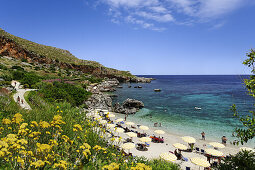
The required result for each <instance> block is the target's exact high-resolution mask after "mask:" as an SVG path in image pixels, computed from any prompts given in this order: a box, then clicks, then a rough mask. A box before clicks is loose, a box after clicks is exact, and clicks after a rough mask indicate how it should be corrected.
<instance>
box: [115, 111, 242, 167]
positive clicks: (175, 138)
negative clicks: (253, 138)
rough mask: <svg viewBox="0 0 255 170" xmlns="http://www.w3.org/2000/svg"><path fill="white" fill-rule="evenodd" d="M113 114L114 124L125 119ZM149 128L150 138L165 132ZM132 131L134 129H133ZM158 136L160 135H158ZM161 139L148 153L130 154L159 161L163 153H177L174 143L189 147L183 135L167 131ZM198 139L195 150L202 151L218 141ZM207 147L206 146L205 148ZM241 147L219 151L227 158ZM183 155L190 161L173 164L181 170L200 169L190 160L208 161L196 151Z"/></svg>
mask: <svg viewBox="0 0 255 170" xmlns="http://www.w3.org/2000/svg"><path fill="white" fill-rule="evenodd" d="M111 113H113V114H115V116H116V117H115V118H112V119H111V120H113V121H114V123H115V124H116V119H118V118H123V119H124V117H125V115H124V114H120V113H115V112H111ZM128 121H132V122H134V123H135V125H134V126H136V125H144V124H141V122H140V123H138V122H136V121H134V120H130V119H129V118H128V117H127V120H126V121H125V122H128ZM122 126H123V127H128V126H127V125H125V124H122ZM136 127H137V126H136ZM148 127H149V130H147V131H145V132H146V133H147V134H148V135H149V136H152V135H153V134H154V131H155V130H164V129H163V128H162V127H152V126H148ZM131 129H132V128H131ZM132 130H135V131H136V130H137V131H138V132H142V130H141V129H138V128H137V129H132ZM112 132H113V133H114V130H112ZM119 136H120V137H121V138H123V139H127V138H128V136H127V135H126V134H125V133H120V134H119ZM156 136H158V135H156ZM161 137H164V143H153V142H149V144H150V146H149V147H148V151H139V150H137V149H136V148H133V149H130V153H132V154H133V156H144V157H146V158H147V159H158V158H160V154H162V153H166V152H169V151H171V152H174V151H175V149H176V148H175V147H174V146H173V144H174V143H182V144H184V145H186V146H188V144H187V143H186V142H184V141H183V140H182V139H181V137H182V136H181V135H178V134H174V133H170V132H169V131H165V134H163V135H161ZM195 139H196V143H195V145H194V148H195V147H198V148H199V149H200V150H201V149H208V148H213V147H212V146H210V145H209V144H208V143H210V142H217V141H212V140H201V139H197V138H195ZM133 141H134V143H135V144H136V143H141V142H140V141H139V138H138V137H134V138H133ZM205 145H206V146H205ZM239 148H240V146H235V145H230V144H227V145H226V147H225V148H222V149H218V150H219V151H221V152H223V156H226V155H230V154H231V155H233V154H236V153H238V152H239V150H240V149H239ZM182 155H183V156H184V157H185V158H188V161H187V162H186V161H181V160H177V161H174V162H173V163H177V164H179V165H180V167H181V169H186V167H191V169H194V170H195V169H196V170H198V169H199V166H197V165H195V164H193V163H192V162H191V161H190V159H191V158H193V157H200V158H203V159H205V160H206V157H205V156H204V155H202V154H200V153H196V152H195V151H192V152H184V151H183V152H182Z"/></svg>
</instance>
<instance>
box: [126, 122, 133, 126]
mask: <svg viewBox="0 0 255 170" xmlns="http://www.w3.org/2000/svg"><path fill="white" fill-rule="evenodd" d="M134 124H135V123H134V122H126V125H130V126H131V125H134Z"/></svg>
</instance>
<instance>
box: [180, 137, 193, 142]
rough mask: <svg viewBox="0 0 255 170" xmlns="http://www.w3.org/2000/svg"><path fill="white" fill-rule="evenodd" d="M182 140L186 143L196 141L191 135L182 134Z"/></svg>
mask: <svg viewBox="0 0 255 170" xmlns="http://www.w3.org/2000/svg"><path fill="white" fill-rule="evenodd" d="M182 140H183V141H184V142H187V143H196V139H195V138H193V137H191V136H183V137H182Z"/></svg>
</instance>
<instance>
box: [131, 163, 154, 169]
mask: <svg viewBox="0 0 255 170" xmlns="http://www.w3.org/2000/svg"><path fill="white" fill-rule="evenodd" d="M131 170H152V168H151V167H150V166H147V165H145V164H143V163H137V164H136V166H135V167H131Z"/></svg>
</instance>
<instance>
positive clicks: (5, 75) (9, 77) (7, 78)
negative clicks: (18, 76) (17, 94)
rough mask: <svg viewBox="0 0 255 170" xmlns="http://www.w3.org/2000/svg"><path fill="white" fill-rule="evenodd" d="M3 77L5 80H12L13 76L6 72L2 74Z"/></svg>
mask: <svg viewBox="0 0 255 170" xmlns="http://www.w3.org/2000/svg"><path fill="white" fill-rule="evenodd" d="M1 78H2V79H4V80H5V81H12V79H13V76H12V75H10V74H4V75H2V76H1Z"/></svg>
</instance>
